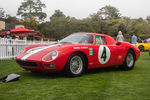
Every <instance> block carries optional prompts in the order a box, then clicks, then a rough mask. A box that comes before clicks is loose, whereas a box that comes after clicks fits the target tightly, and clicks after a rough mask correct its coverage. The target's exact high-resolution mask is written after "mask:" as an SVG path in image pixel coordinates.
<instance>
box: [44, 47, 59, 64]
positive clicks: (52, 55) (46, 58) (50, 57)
mask: <svg viewBox="0 0 150 100" xmlns="http://www.w3.org/2000/svg"><path fill="white" fill-rule="evenodd" d="M57 57H58V52H57V51H56V50H55V51H52V52H50V53H48V54H47V55H46V56H44V57H43V58H42V61H44V62H51V61H53V60H55V59H56V58H57Z"/></svg>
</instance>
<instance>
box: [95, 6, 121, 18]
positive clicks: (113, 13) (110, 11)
mask: <svg viewBox="0 0 150 100" xmlns="http://www.w3.org/2000/svg"><path fill="white" fill-rule="evenodd" d="M98 14H99V15H100V16H101V17H102V18H104V19H118V18H120V15H121V14H120V13H119V10H118V9H117V8H115V7H113V6H110V5H109V6H105V7H102V8H101V9H100V10H99V11H98Z"/></svg>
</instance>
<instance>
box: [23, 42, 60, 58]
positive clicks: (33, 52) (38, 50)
mask: <svg viewBox="0 0 150 100" xmlns="http://www.w3.org/2000/svg"><path fill="white" fill-rule="evenodd" d="M57 45H60V44H56V45H50V46H47V47H43V48H40V49H37V50H34V51H31V52H30V53H28V54H26V55H25V56H23V57H22V58H21V60H26V59H27V58H28V57H30V56H31V55H33V54H35V53H37V52H40V51H42V50H44V49H47V48H50V47H54V46H57Z"/></svg>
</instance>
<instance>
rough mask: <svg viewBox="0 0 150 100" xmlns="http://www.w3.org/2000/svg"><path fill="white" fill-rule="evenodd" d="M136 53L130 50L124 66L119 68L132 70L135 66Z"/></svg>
mask: <svg viewBox="0 0 150 100" xmlns="http://www.w3.org/2000/svg"><path fill="white" fill-rule="evenodd" d="M135 58H136V57H135V53H134V51H132V50H128V52H127V54H126V58H125V60H124V63H123V65H121V66H119V67H120V69H121V70H132V69H133V68H134V64H135Z"/></svg>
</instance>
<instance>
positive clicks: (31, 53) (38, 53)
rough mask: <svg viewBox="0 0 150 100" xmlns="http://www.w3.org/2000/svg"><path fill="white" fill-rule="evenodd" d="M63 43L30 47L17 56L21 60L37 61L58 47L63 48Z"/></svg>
mask: <svg viewBox="0 0 150 100" xmlns="http://www.w3.org/2000/svg"><path fill="white" fill-rule="evenodd" d="M61 47H62V45H61V44H52V45H48V46H39V47H34V48H31V49H28V50H26V51H24V52H23V53H21V54H19V55H18V56H17V57H16V58H18V59H21V60H32V61H33V60H35V61H41V59H42V58H43V57H44V56H45V55H46V54H48V53H50V52H52V51H54V50H57V49H58V48H61Z"/></svg>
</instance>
